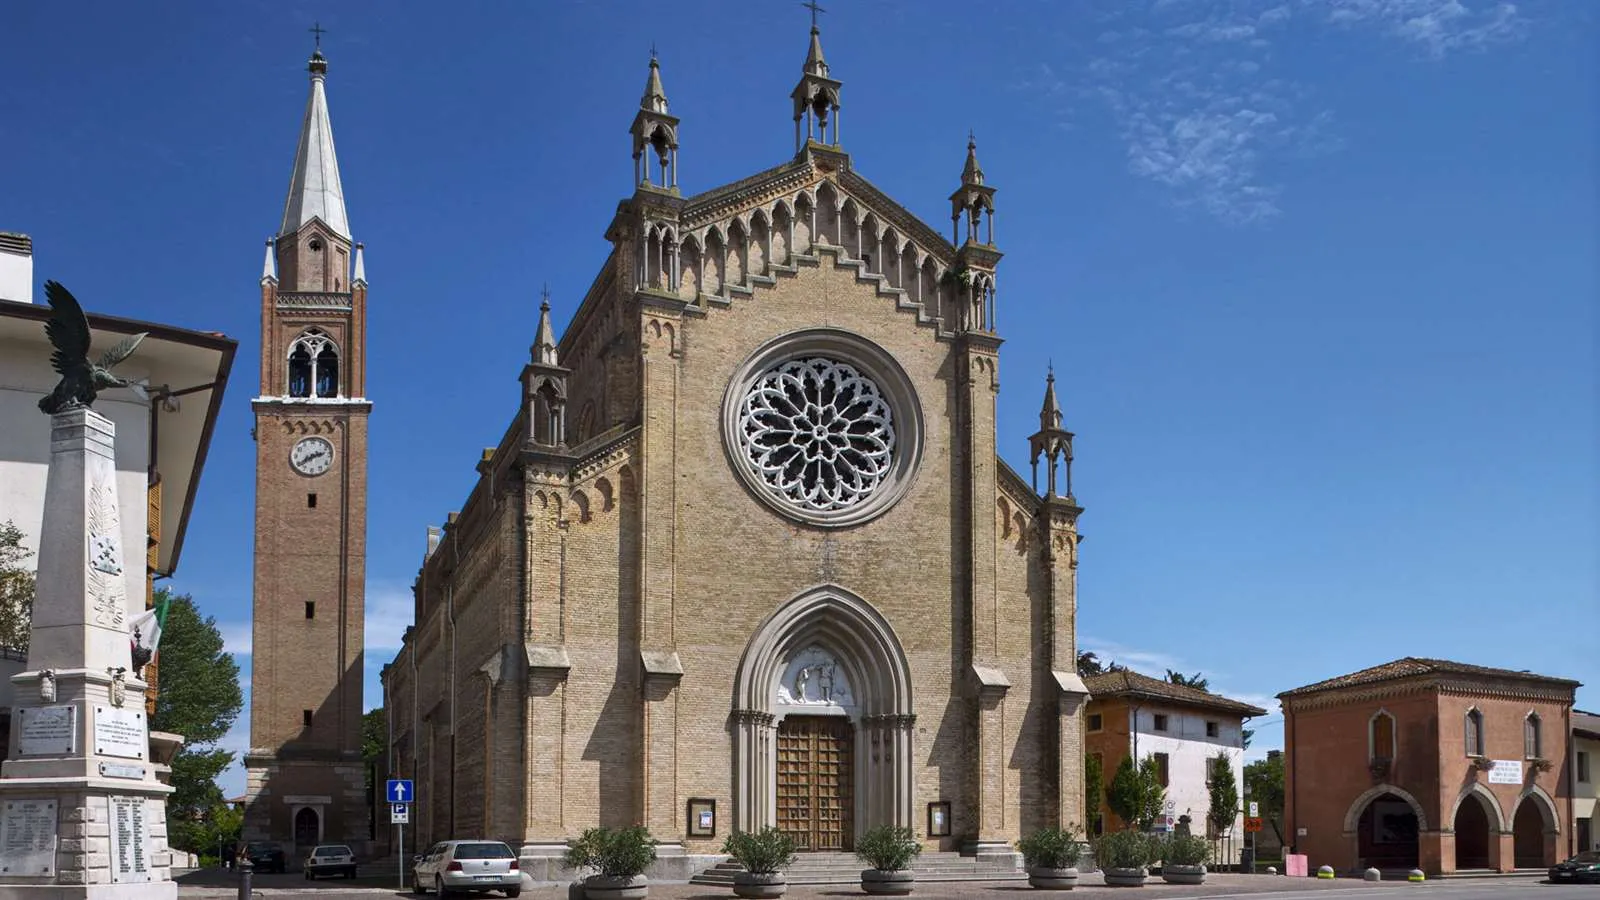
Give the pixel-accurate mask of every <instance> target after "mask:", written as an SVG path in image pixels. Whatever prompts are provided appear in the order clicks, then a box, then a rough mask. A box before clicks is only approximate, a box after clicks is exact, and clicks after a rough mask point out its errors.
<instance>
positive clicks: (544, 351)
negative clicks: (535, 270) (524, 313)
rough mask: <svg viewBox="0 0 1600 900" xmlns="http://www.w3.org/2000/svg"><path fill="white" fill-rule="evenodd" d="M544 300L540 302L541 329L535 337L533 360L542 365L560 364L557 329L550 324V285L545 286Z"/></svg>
mask: <svg viewBox="0 0 1600 900" xmlns="http://www.w3.org/2000/svg"><path fill="white" fill-rule="evenodd" d="M543 298H544V299H543V301H542V302H541V303H540V304H539V331H538V332H537V334H536V335H535V336H534V339H533V361H534V362H535V363H537V364H539V365H541V366H554V365H559V363H557V362H556V330H555V329H554V328H553V327H551V325H550V285H548V284H547V285H545V286H544V293H543Z"/></svg>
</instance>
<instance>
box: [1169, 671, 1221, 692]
mask: <svg viewBox="0 0 1600 900" xmlns="http://www.w3.org/2000/svg"><path fill="white" fill-rule="evenodd" d="M1167 681H1168V682H1170V683H1172V684H1176V685H1181V686H1182V687H1192V688H1194V689H1195V690H1197V691H1209V690H1211V679H1209V678H1207V677H1205V676H1204V675H1202V674H1200V673H1199V672H1196V673H1194V674H1193V675H1185V674H1183V673H1182V672H1175V671H1173V670H1172V669H1168V670H1167Z"/></svg>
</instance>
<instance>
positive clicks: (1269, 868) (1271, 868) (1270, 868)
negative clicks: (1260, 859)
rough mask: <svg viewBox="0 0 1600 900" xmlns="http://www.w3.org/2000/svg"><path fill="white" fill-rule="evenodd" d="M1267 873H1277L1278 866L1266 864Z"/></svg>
mask: <svg viewBox="0 0 1600 900" xmlns="http://www.w3.org/2000/svg"><path fill="white" fill-rule="evenodd" d="M1267 874H1268V875H1276V874H1278V867H1277V866H1267Z"/></svg>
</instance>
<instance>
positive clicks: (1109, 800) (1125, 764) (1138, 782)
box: [1106, 753, 1167, 831]
mask: <svg viewBox="0 0 1600 900" xmlns="http://www.w3.org/2000/svg"><path fill="white" fill-rule="evenodd" d="M1166 799H1167V790H1166V788H1163V787H1162V786H1161V774H1160V767H1159V765H1158V764H1157V763H1156V757H1155V754H1153V753H1152V754H1149V755H1147V756H1145V758H1144V759H1143V760H1140V762H1139V764H1138V766H1135V765H1134V764H1133V757H1131V756H1124V757H1123V758H1122V762H1121V763H1118V764H1117V773H1116V774H1115V775H1113V776H1112V778H1111V788H1110V789H1109V790H1107V791H1106V805H1107V806H1109V807H1111V811H1112V812H1113V813H1116V816H1117V818H1119V819H1121V820H1122V823H1123V827H1125V828H1129V829H1135V828H1136V829H1138V830H1139V831H1149V830H1150V829H1151V828H1152V827H1154V825H1155V823H1156V819H1157V818H1158V817H1159V816H1160V815H1161V807H1162V804H1163V803H1165V801H1166Z"/></svg>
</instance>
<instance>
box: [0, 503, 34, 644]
mask: <svg viewBox="0 0 1600 900" xmlns="http://www.w3.org/2000/svg"><path fill="white" fill-rule="evenodd" d="M25 537H26V536H25V535H24V534H23V533H22V529H20V528H18V527H17V526H16V524H15V523H13V522H11V520H9V519H8V520H6V522H5V523H4V524H0V648H4V649H7V650H18V651H22V652H26V651H27V649H28V634H29V626H30V625H31V624H32V622H33V595H34V589H35V586H36V580H35V577H34V570H33V567H32V566H30V565H28V564H27V563H28V559H29V558H30V557H32V556H33V551H32V550H29V549H28V548H27V546H25V545H24V543H23V541H24V539H25Z"/></svg>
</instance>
